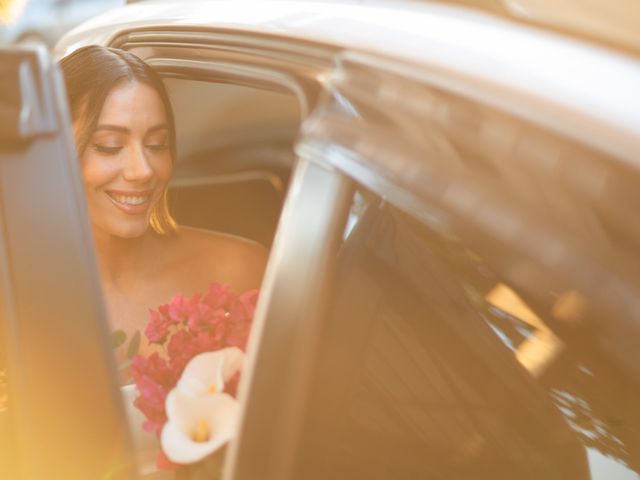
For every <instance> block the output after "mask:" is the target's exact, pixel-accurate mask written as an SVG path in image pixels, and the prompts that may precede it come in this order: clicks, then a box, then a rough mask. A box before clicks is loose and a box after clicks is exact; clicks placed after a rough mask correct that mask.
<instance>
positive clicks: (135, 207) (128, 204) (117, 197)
mask: <svg viewBox="0 0 640 480" xmlns="http://www.w3.org/2000/svg"><path fill="white" fill-rule="evenodd" d="M105 193H106V194H107V196H108V197H109V199H110V200H111V201H112V202H113V203H114V204H115V205H116V206H117V207H118V208H120V209H121V210H122V211H124V212H125V213H129V214H140V213H144V212H146V211H147V208H149V202H150V200H151V193H150V192H136V193H123V192H113V191H107V192H105Z"/></svg>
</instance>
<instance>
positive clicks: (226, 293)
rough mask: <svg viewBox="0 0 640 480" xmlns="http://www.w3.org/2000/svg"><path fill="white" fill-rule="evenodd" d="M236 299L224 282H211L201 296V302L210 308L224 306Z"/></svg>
mask: <svg viewBox="0 0 640 480" xmlns="http://www.w3.org/2000/svg"><path fill="white" fill-rule="evenodd" d="M235 300H236V295H235V294H234V293H233V292H232V291H231V288H230V287H229V285H228V284H226V283H218V282H213V283H212V284H211V285H209V288H208V290H207V292H206V293H205V294H204V295H203V296H202V301H203V303H206V304H207V305H209V306H210V307H211V308H213V309H216V308H226V307H228V306H230V305H232V304H233V303H234V302H235Z"/></svg>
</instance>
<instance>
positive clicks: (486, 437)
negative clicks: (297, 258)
mask: <svg viewBox="0 0 640 480" xmlns="http://www.w3.org/2000/svg"><path fill="white" fill-rule="evenodd" d="M363 205H364V207H363ZM347 228H348V235H345V240H344V243H343V246H342V249H341V252H340V268H339V271H338V274H337V281H336V283H335V289H334V293H333V299H332V300H331V301H330V302H329V304H330V305H331V306H330V307H329V311H328V313H327V316H326V320H325V330H324V332H323V336H322V338H323V343H322V347H321V354H320V357H319V358H320V360H319V363H318V365H317V372H316V375H315V376H314V387H313V389H312V393H311V401H310V403H309V407H308V408H309V411H308V412H307V415H306V417H305V418H307V419H309V420H308V421H307V423H306V424H305V425H304V435H303V438H304V442H303V444H302V447H301V452H302V453H301V455H299V457H298V459H299V460H298V465H297V475H296V476H297V478H349V479H351V478H368V479H376V478H380V479H382V478H385V479H387V478H394V479H395V478H406V479H416V478H429V479H467V478H468V479H503V478H504V479H512V478H513V479H515V478H517V479H532V480H533V479H542V478H544V479H583V478H584V479H587V478H593V479H598V480H599V479H602V480H604V479H607V480H611V479H627V478H637V476H636V475H637V474H636V473H634V472H637V471H640V464H639V463H638V459H639V458H640V457H639V454H638V452H640V449H639V448H638V420H639V418H638V417H639V416H638V414H637V409H634V407H633V406H634V405H637V404H638V400H639V399H640V395H639V390H638V386H637V384H636V382H635V381H634V380H633V379H632V378H631V377H629V376H628V375H627V374H626V373H625V372H624V370H623V369H622V368H621V367H619V366H618V365H617V364H615V363H614V361H612V360H611V359H609V358H608V356H607V355H606V354H605V353H604V352H602V351H601V350H600V349H599V348H598V347H596V343H595V338H594V333H593V331H592V330H591V329H590V328H589V327H588V326H587V325H582V324H580V323H579V321H575V322H574V323H573V324H571V322H572V319H576V318H578V315H577V313H579V310H580V308H583V303H582V302H581V299H580V297H579V295H578V294H577V293H576V292H566V293H565V294H561V295H559V296H558V298H557V301H556V302H555V304H554V305H551V306H541V305H530V304H529V303H528V302H527V300H526V299H524V298H521V296H520V295H519V294H518V293H517V292H516V291H514V290H513V289H512V288H510V287H509V286H508V285H505V284H504V283H502V282H501V281H500V279H499V278H497V277H496V276H495V275H494V274H493V273H492V271H491V269H490V268H489V266H487V265H486V264H485V263H484V262H483V259H482V258H480V257H479V256H478V255H476V254H475V253H474V252H472V251H470V250H468V249H466V248H465V246H464V245H463V244H461V243H460V242H458V241H457V239H456V238H455V236H453V235H450V234H446V233H445V234H439V235H436V234H435V233H434V232H433V231H431V230H430V229H429V228H426V227H425V226H423V225H422V224H420V223H418V222H416V221H415V220H414V219H412V218H411V217H409V216H407V215H405V214H404V213H402V212H399V211H398V210H396V209H395V208H393V207H392V206H390V205H388V204H385V203H384V202H382V201H380V200H379V199H376V198H375V197H374V196H372V195H370V194H368V193H367V192H360V193H359V194H357V196H356V200H355V201H354V207H353V208H352V213H351V216H350V221H349V222H348V225H347ZM547 307H548V308H549V309H552V308H555V309H556V311H555V314H556V317H558V316H559V317H560V318H562V316H563V315H564V318H565V319H566V321H567V323H568V324H569V326H567V327H566V328H564V329H557V328H555V327H556V325H555V324H554V323H553V322H548V321H547V314H548V310H547V309H546V308H547ZM549 325H551V326H553V328H552V327H551V326H549Z"/></svg>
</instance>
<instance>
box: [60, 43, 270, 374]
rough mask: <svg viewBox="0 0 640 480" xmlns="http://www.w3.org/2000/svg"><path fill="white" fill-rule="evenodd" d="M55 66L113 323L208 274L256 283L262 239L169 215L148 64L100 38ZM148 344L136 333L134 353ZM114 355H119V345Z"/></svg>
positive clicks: (121, 326) (161, 125)
mask: <svg viewBox="0 0 640 480" xmlns="http://www.w3.org/2000/svg"><path fill="white" fill-rule="evenodd" d="M60 66H61V68H62V72H63V75H64V79H65V83H66V88H67V92H68V98H69V104H70V109H71V116H72V121H73V132H74V137H75V141H76V147H77V151H78V156H79V158H80V165H81V172H82V179H83V183H84V188H85V193H86V198H87V205H88V210H89V216H90V220H91V225H92V229H93V235H94V239H95V246H96V251H97V257H98V262H99V267H100V275H101V277H102V286H103V290H104V295H105V299H106V305H107V309H108V314H109V319H110V325H111V328H112V330H114V331H115V330H122V331H124V332H125V334H126V335H127V337H128V338H131V336H132V335H133V334H134V333H135V332H136V331H141V332H142V331H143V330H144V325H145V324H146V322H147V320H148V318H149V308H155V307H156V306H158V305H161V304H163V303H167V302H168V301H169V299H170V298H171V297H172V296H174V295H175V294H177V293H182V294H185V295H192V294H193V293H195V292H203V291H205V290H206V289H207V287H208V285H209V284H210V283H211V282H212V281H214V280H215V281H217V282H221V283H228V284H229V285H230V286H231V289H232V290H233V291H235V292H238V293H241V292H243V291H246V290H249V289H253V288H258V287H259V286H260V282H261V278H262V274H263V269H264V266H265V262H266V258H267V252H266V249H265V248H263V247H262V246H260V245H258V244H256V243H254V242H251V241H248V240H245V239H241V238H238V237H235V236H231V235H227V234H222V233H216V232H210V231H204V230H199V229H195V228H189V227H184V226H180V227H179V226H177V225H176V223H175V222H174V220H173V219H172V218H171V215H170V214H169V211H168V208H167V183H168V181H169V179H170V177H171V173H172V169H173V165H174V163H175V157H176V144H175V127H174V123H173V113H172V109H171V105H170V103H169V99H168V97H167V93H166V90H165V88H164V85H163V83H162V80H161V79H160V78H159V76H158V75H157V74H156V73H155V71H154V70H153V69H151V68H150V67H149V66H148V65H147V64H146V63H144V62H143V61H142V60H140V59H139V58H138V57H136V56H134V55H133V54H131V53H129V52H126V51H123V50H118V49H113V48H106V47H101V46H89V47H84V48H81V49H79V50H76V51H75V52H73V53H72V54H70V55H69V56H67V57H65V58H63V59H62V60H61V62H60ZM202 208H224V205H202ZM151 348H152V347H151V346H150V345H149V344H148V343H146V341H145V340H144V335H143V336H142V343H141V347H140V353H142V354H147V353H149V352H150V349H151ZM122 350H124V349H122ZM117 356H118V358H117V361H118V364H122V363H123V362H124V361H125V352H124V351H121V352H117Z"/></svg>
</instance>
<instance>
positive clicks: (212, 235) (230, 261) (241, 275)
mask: <svg viewBox="0 0 640 480" xmlns="http://www.w3.org/2000/svg"><path fill="white" fill-rule="evenodd" d="M174 242H175V243H174V245H175V247H176V250H177V259H179V264H180V265H181V266H182V267H181V268H182V273H183V275H188V276H189V277H190V278H192V279H193V282H194V284H193V285H194V287H196V286H197V289H196V290H197V291H198V290H200V291H201V290H202V289H203V288H205V287H206V286H207V285H209V283H211V282H212V281H218V282H224V283H228V284H230V285H231V287H232V289H233V290H235V291H236V292H242V291H246V290H249V289H252V288H259V287H260V283H261V282H262V275H263V273H264V268H265V265H266V263H267V258H268V251H267V249H266V248H265V247H263V246H262V245H260V244H259V243H257V242H254V241H251V240H248V239H245V238H241V237H237V236H234V235H229V234H225V233H220V232H213V231H208V230H202V229H197V228H193V227H180V230H179V231H178V234H177V236H176V237H175V239H174ZM189 283H191V281H190V282H189Z"/></svg>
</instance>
